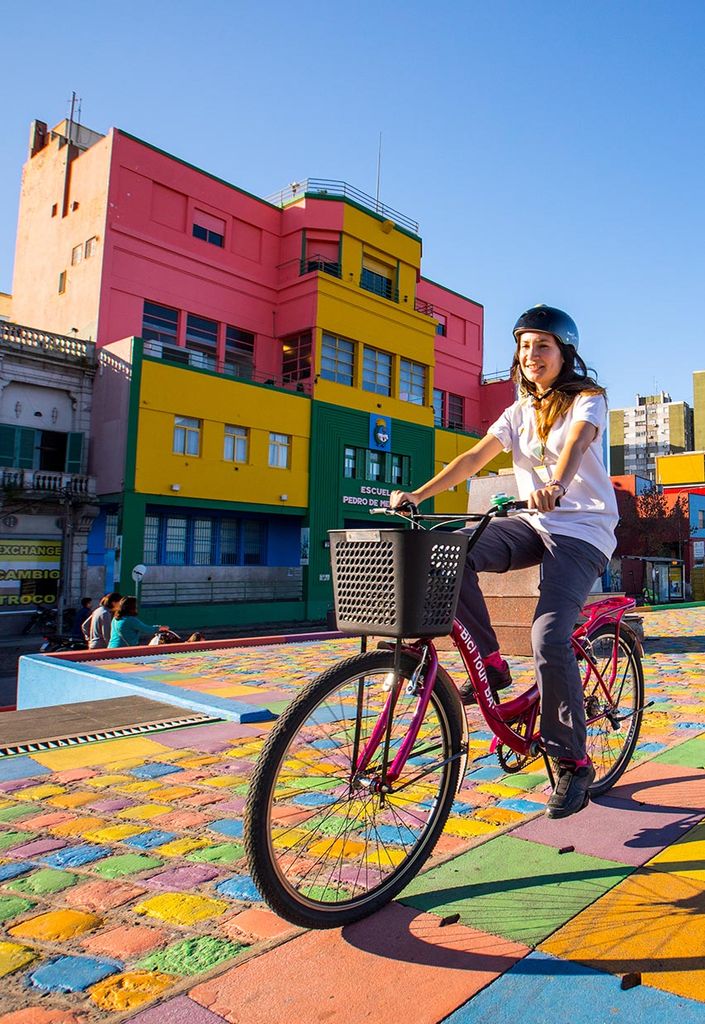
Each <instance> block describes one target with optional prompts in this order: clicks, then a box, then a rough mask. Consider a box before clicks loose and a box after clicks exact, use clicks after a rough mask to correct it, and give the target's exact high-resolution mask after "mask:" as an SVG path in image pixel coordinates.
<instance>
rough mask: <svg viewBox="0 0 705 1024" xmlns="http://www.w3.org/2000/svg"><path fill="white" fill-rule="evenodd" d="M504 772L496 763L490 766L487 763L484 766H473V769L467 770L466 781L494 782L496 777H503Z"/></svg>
mask: <svg viewBox="0 0 705 1024" xmlns="http://www.w3.org/2000/svg"><path fill="white" fill-rule="evenodd" d="M504 775H505V773H504V772H503V771H502V769H501V768H500V767H499V765H496V766H495V767H491V766H490V765H487V767H485V768H475V769H474V771H469V772H468V781H470V782H479V781H482V782H494V781H495V780H496V779H501V778H503V777H504Z"/></svg>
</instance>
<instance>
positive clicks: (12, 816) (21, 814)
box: [0, 804, 41, 821]
mask: <svg viewBox="0 0 705 1024" xmlns="http://www.w3.org/2000/svg"><path fill="white" fill-rule="evenodd" d="M40 810H41V808H40V807H39V806H38V805H37V804H13V805H12V807H3V808H2V809H1V810H0V821H16V820H17V819H18V818H26V817H27V816H28V815H29V814H39V812H40Z"/></svg>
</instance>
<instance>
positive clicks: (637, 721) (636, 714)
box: [583, 624, 644, 796]
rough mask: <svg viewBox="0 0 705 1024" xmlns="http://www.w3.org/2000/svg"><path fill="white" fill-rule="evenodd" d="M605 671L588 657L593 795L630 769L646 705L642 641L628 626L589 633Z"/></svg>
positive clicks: (591, 648) (585, 689) (593, 653)
mask: <svg viewBox="0 0 705 1024" xmlns="http://www.w3.org/2000/svg"><path fill="white" fill-rule="evenodd" d="M587 652H588V654H591V656H592V659H593V662H594V664H595V667H596V668H597V670H598V672H599V676H596V675H595V672H594V669H593V670H591V669H590V668H589V663H588V662H583V664H584V665H585V669H584V673H585V674H584V681H583V695H584V699H585V717H586V719H587V753H588V755H589V757H590V759H591V761H592V763H593V765H594V768H595V781H594V783H593V784H592V786H591V787H590V795H591V796H600V795H601V794H602V793H606V792H607V790H608V789H610V788H611V787H612V786H614V784H615V782H616V781H617V779H619V778H620V776H621V775H622V773H623V772H624V771H625V770H626V768H627V765H628V764H629V760H630V758H631V756H632V754H633V753H634V749H635V747H636V745H637V741H638V739H639V730H640V729H641V718H642V714H643V706H644V673H643V670H642V665H641V657H640V654H639V646H638V641H637V638H636V636H635V635H634V633H633V632H632V631H631V630H630V629H629V628H628V627H626V626H620V628H619V631H617V627H616V626H615V625H612V624H607V625H605V626H601V627H600V628H599V629H597V630H595V632H594V633H591V634H590V636H589V637H588V645H587Z"/></svg>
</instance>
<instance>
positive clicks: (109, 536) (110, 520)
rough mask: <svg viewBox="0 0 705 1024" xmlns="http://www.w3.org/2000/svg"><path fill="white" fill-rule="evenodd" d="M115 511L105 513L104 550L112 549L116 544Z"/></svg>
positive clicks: (116, 523) (116, 526)
mask: <svg viewBox="0 0 705 1024" xmlns="http://www.w3.org/2000/svg"><path fill="white" fill-rule="evenodd" d="M117 528H118V516H117V512H106V513H105V550H106V551H112V550H114V548H115V545H116V544H117Z"/></svg>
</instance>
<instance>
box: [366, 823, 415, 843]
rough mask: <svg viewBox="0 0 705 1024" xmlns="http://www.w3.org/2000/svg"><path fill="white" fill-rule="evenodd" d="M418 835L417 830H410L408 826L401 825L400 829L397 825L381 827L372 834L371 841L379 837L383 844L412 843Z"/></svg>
mask: <svg viewBox="0 0 705 1024" xmlns="http://www.w3.org/2000/svg"><path fill="white" fill-rule="evenodd" d="M418 834H419V833H418V830H417V829H413V828H409V827H408V825H400V826H399V827H398V828H397V826H396V825H379V826H378V827H377V828H376V829H375V830H374V832H373V833H371V834H370V839H371V840H372V839H373V838H374V836H378V837H379V839H380V840H381V841H382V842H383V843H399V844H401V843H412V842H413V841H414V839H416V838H417V837H418Z"/></svg>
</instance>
